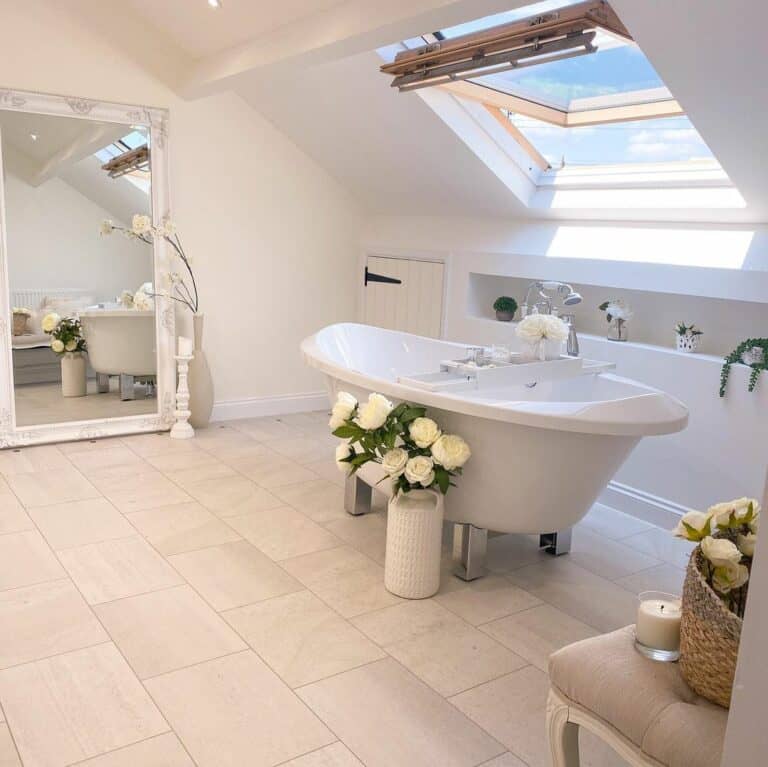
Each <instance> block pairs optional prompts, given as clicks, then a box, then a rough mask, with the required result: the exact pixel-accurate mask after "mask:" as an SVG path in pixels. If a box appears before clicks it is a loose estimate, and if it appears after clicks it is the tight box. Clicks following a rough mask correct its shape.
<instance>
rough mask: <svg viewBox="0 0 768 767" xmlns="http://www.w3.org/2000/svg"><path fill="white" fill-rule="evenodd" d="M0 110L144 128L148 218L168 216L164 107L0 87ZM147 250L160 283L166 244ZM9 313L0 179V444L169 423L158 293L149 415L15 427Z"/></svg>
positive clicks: (166, 338) (171, 380)
mask: <svg viewBox="0 0 768 767" xmlns="http://www.w3.org/2000/svg"><path fill="white" fill-rule="evenodd" d="M0 110H5V111H15V112H28V113H32V114H41V115H58V116H61V117H70V118H72V117H74V118H79V119H83V120H89V119H90V120H98V121H100V122H114V123H121V124H122V123H125V124H129V125H140V126H143V127H146V128H148V129H149V131H150V146H151V155H150V170H151V173H152V181H151V195H152V217H153V220H154V221H161V220H162V219H163V218H165V217H170V203H169V190H168V154H167V151H168V111H167V110H165V109H157V108H153V107H143V106H134V105H130V104H117V103H113V102H107V101H94V100H91V99H82V98H73V97H71V96H55V95H50V94H44V93H33V92H29V91H20V90H9V89H2V88H0ZM2 159H3V158H2V147H1V146H0V169H1V168H3V167H4V166H3V164H2ZM97 226H98V222H94V228H96V227H97ZM153 248H154V272H153V274H154V284H155V285H156V286H164V285H165V283H166V282H167V278H168V274H169V272H170V261H171V253H170V252H169V251H170V248H169V246H168V245H167V243H166V242H165V241H164V240H162V239H160V238H156V239H155V241H154V245H153ZM10 316H11V306H10V285H9V279H8V249H7V242H6V221H5V197H4V184H3V182H2V179H1V178H0V448H8V447H17V446H21V445H34V444H41V443H46V442H65V441H71V440H78V439H95V438H99V437H108V436H113V435H120V434H135V433H140V432H152V431H160V430H165V429H169V428H170V427H171V425H172V423H173V420H174V412H173V411H174V408H175V399H176V394H175V387H176V368H175V361H174V343H175V328H174V326H175V314H174V308H173V306H172V304H171V300H170V299H168V298H166V297H163V296H157V298H156V299H155V325H156V343H157V346H156V348H157V412H156V413H154V414H142V415H133V416H119V417H115V418H100V419H96V420H88V421H67V422H62V423H49V424H40V425H35V426H24V427H22V428H19V427H17V426H16V406H15V397H14V388H13V356H12V348H11V327H10V322H9V318H10Z"/></svg>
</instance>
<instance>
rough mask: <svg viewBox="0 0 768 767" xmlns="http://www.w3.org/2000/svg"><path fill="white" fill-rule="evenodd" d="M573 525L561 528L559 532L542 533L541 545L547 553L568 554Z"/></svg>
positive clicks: (556, 555) (553, 554) (555, 554)
mask: <svg viewBox="0 0 768 767" xmlns="http://www.w3.org/2000/svg"><path fill="white" fill-rule="evenodd" d="M572 531H573V528H572V527H568V528H566V529H565V530H560V531H559V532H557V533H542V534H541V535H540V536H539V547H540V548H542V549H544V551H546V552H547V554H552V556H555V557H559V556H561V555H562V554H568V553H569V552H570V550H571V532H572Z"/></svg>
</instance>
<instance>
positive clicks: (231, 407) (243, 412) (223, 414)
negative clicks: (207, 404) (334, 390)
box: [211, 392, 330, 421]
mask: <svg viewBox="0 0 768 767" xmlns="http://www.w3.org/2000/svg"><path fill="white" fill-rule="evenodd" d="M329 409H330V405H329V404H328V395H327V394H326V393H325V392H310V393H308V394H281V395H277V396H275V397H250V398H249V399H237V400H226V401H224V402H216V403H215V404H214V406H213V414H212V416H211V420H212V421H232V420H234V419H236V418H258V417H260V416H269V415H283V414H285V413H304V412H308V411H310V410H329Z"/></svg>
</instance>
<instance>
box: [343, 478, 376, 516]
mask: <svg viewBox="0 0 768 767" xmlns="http://www.w3.org/2000/svg"><path fill="white" fill-rule="evenodd" d="M372 500H373V488H372V487H371V486H370V485H369V484H368V483H367V482H364V481H363V480H362V479H360V477H358V476H356V475H354V474H353V475H352V476H351V477H347V479H346V482H345V483H344V510H345V511H346V512H347V514H351V515H352V516H353V517H359V516H360V515H361V514H368V512H370V510H371V503H372Z"/></svg>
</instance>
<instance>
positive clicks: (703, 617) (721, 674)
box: [680, 547, 742, 708]
mask: <svg viewBox="0 0 768 767" xmlns="http://www.w3.org/2000/svg"><path fill="white" fill-rule="evenodd" d="M700 567H701V551H700V550H699V549H698V547H697V548H696V549H694V551H693V553H692V554H691V558H690V560H689V562H688V570H687V572H686V575H685V584H684V585H683V614H682V620H681V624H680V671H681V672H682V674H683V678H684V679H685V681H686V682H687V683H688V686H689V687H690V688H691V689H692V690H693V691H694V692H697V693H698V694H699V695H701V696H702V697H703V698H707V700H711V701H712V702H713V703H717V704H718V705H719V706H724V707H725V708H729V707H730V705H731V689H732V687H733V676H734V674H735V672H736V657H737V656H738V653H739V639H740V638H741V624H742V620H741V618H739V617H738V615H734V613H732V612H731V611H730V610H729V609H728V608H727V607H726V606H725V605H724V604H723V603H722V601H721V600H720V598H719V597H718V596H717V594H715V592H714V591H713V590H712V589H711V587H710V586H709V584H708V583H707V582H706V581H705V580H704V577H703V576H702V574H701V570H700Z"/></svg>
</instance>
